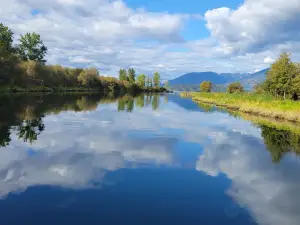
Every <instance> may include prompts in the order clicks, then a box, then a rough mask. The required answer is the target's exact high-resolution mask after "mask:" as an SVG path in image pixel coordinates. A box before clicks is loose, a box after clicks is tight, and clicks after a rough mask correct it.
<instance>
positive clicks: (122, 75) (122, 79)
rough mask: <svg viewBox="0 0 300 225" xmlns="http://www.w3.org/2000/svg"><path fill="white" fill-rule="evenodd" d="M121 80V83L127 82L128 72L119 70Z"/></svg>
mask: <svg viewBox="0 0 300 225" xmlns="http://www.w3.org/2000/svg"><path fill="white" fill-rule="evenodd" d="M119 80H121V81H125V80H127V72H126V70H125V69H120V70H119Z"/></svg>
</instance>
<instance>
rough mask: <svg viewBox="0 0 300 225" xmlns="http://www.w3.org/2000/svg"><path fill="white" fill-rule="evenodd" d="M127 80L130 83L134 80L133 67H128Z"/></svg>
mask: <svg viewBox="0 0 300 225" xmlns="http://www.w3.org/2000/svg"><path fill="white" fill-rule="evenodd" d="M128 81H129V82H130V83H131V84H133V83H134V82H135V70H134V69H133V68H129V69H128Z"/></svg>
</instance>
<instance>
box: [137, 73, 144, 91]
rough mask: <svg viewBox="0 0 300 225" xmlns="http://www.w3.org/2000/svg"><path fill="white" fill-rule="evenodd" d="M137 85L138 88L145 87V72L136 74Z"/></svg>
mask: <svg viewBox="0 0 300 225" xmlns="http://www.w3.org/2000/svg"><path fill="white" fill-rule="evenodd" d="M136 80H137V85H138V86H139V87H140V88H144V87H145V83H146V76H145V74H140V75H139V76H137V79H136Z"/></svg>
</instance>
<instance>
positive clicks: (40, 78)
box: [0, 23, 165, 91]
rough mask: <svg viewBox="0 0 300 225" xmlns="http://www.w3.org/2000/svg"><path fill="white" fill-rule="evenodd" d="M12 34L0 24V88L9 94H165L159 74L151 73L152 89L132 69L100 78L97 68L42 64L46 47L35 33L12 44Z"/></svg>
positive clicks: (147, 80)
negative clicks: (26, 92)
mask: <svg viewBox="0 0 300 225" xmlns="http://www.w3.org/2000/svg"><path fill="white" fill-rule="evenodd" d="M13 40H14V33H13V32H12V30H11V29H9V28H8V27H7V26H4V24H3V23H0V89H4V90H11V91H22V90H24V91H26V90H30V91H53V90H61V91H63V90H67V91H85V90H90V89H97V90H103V91H106V90H107V91H116V90H117V91H143V90H145V89H146V88H148V87H151V91H165V89H164V88H161V87H160V75H159V73H155V74H154V76H153V79H151V83H152V80H153V84H154V85H153V88H152V85H150V83H149V80H150V78H149V77H147V79H146V76H145V75H143V74H141V75H139V76H138V77H137V79H136V78H135V70H134V69H132V68H130V69H128V72H127V71H126V70H124V69H122V70H120V74H119V79H117V78H114V77H107V76H100V74H99V71H98V70H97V68H71V67H63V66H61V65H46V59H45V56H46V54H47V51H48V48H47V47H46V46H45V45H44V43H43V41H42V40H41V36H40V35H39V34H37V33H26V34H25V35H20V38H19V43H18V44H17V45H14V43H13Z"/></svg>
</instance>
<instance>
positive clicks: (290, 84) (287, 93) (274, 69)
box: [264, 53, 300, 99]
mask: <svg viewBox="0 0 300 225" xmlns="http://www.w3.org/2000/svg"><path fill="white" fill-rule="evenodd" d="M299 76H300V74H299V73H298V74H297V66H296V64H294V63H293V62H292V61H291V59H290V54H288V53H282V54H281V55H280V57H279V59H277V60H276V61H275V62H274V63H273V64H272V65H271V69H270V70H269V71H268V72H267V79H266V81H265V83H264V87H265V90H266V91H268V92H270V93H272V95H274V96H275V97H282V98H283V99H286V98H291V97H292V96H293V95H294V91H295V90H297V88H295V85H294V80H295V79H297V77H299Z"/></svg>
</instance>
